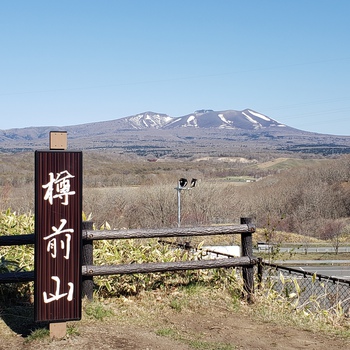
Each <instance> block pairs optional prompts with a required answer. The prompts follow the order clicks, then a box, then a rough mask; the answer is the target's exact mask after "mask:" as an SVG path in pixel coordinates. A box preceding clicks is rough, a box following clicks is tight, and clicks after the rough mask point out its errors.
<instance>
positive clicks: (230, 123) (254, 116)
mask: <svg viewBox="0 0 350 350" xmlns="http://www.w3.org/2000/svg"><path fill="white" fill-rule="evenodd" d="M119 122H120V123H122V124H123V128H124V129H138V130H144V129H149V128H151V129H175V128H205V129H207V128H215V129H235V130H239V129H243V130H260V129H264V128H270V127H286V125H284V124H281V123H279V122H277V121H276V120H273V119H271V118H269V117H267V116H266V115H264V114H261V113H258V112H255V111H253V110H251V109H245V110H243V111H235V110H226V111H213V110H211V109H201V110H198V111H195V112H194V113H191V114H186V115H184V116H182V117H170V116H169V115H167V114H159V113H154V112H145V113H140V114H136V115H133V116H129V117H125V118H122V119H119Z"/></svg>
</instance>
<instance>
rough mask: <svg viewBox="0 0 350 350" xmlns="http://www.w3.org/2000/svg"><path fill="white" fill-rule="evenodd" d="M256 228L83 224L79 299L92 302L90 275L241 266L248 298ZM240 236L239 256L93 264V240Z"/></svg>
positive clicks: (10, 240)
mask: <svg viewBox="0 0 350 350" xmlns="http://www.w3.org/2000/svg"><path fill="white" fill-rule="evenodd" d="M254 232H255V226H254V225H252V224H251V220H250V219H249V218H241V222H240V224H239V225H230V226H209V227H181V228H180V227H178V228H167V229H132V230H100V231H96V230H93V223H92V222H83V225H82V239H83V244H82V250H83V251H82V276H83V281H82V296H83V297H85V296H86V297H87V298H88V299H92V297H93V276H98V275H115V274H133V273H152V272H166V271H184V270H195V269H214V268H229V267H242V273H243V281H244V290H245V292H246V296H247V298H248V299H250V298H251V295H252V293H253V292H254V265H256V264H258V258H255V257H254V256H253V243H252V234H253V233H254ZM232 234H239V235H241V250H242V254H241V257H228V258H227V259H212V260H194V261H179V262H163V263H139V264H119V265H104V266H96V265H93V241H94V240H108V239H113V240H115V239H134V238H139V239H147V238H156V237H158V238H165V237H177V238H181V237H193V236H214V235H232ZM34 240H35V235H34V234H28V235H17V236H0V246H10V245H23V244H34ZM33 280H34V271H27V272H13V273H3V274H0V283H14V282H28V281H33Z"/></svg>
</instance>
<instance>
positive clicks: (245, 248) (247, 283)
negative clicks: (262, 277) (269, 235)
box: [241, 218, 254, 302]
mask: <svg viewBox="0 0 350 350" xmlns="http://www.w3.org/2000/svg"><path fill="white" fill-rule="evenodd" d="M251 222H252V219H251V218H241V225H249V224H251ZM241 247H242V256H248V257H249V258H251V257H252V256H253V238H252V233H251V232H247V233H242V234H241ZM242 275H243V283H244V285H243V288H244V292H245V293H246V296H247V300H248V301H249V302H252V296H253V293H254V265H250V266H248V267H243V268H242Z"/></svg>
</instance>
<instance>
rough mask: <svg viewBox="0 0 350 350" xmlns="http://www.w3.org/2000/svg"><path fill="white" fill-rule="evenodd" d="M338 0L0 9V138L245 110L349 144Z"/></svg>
mask: <svg viewBox="0 0 350 350" xmlns="http://www.w3.org/2000/svg"><path fill="white" fill-rule="evenodd" d="M349 15H350V1H348V0H265V1H263V0H245V1H242V0H212V1H208V0H187V1H183V0H176V1H170V0H124V1H122V0H114V1H112V0H98V1H97V0H95V1H92V0H69V1H67V0H60V1H58V0H57V1H47V0H46V1H36V0H30V1H29V0H16V1H4V0H3V1H0V31H1V33H2V34H1V36H0V47H1V50H0V129H2V130H5V129H10V128H23V127H28V126H67V125H75V124H83V123H89V122H96V121H105V120H112V119H117V118H121V117H126V116H130V115H134V114H138V113H141V112H145V111H153V112H158V113H166V114H168V115H170V116H173V117H177V116H182V115H185V114H188V113H191V112H193V111H195V110H197V109H214V110H227V109H235V110H242V109H245V108H250V109H253V110H256V111H258V112H260V113H263V114H265V115H267V116H269V117H271V118H273V119H276V120H278V121H279V122H281V123H284V124H287V125H289V126H292V127H295V128H298V129H302V130H307V131H314V132H320V133H329V134H338V135H350V96H349V95H350V45H349V34H350V21H349Z"/></svg>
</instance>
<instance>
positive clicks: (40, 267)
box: [34, 133, 82, 338]
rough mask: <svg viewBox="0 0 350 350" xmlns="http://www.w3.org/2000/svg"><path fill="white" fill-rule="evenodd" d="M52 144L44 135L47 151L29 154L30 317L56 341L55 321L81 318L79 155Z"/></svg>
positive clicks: (57, 328)
mask: <svg viewBox="0 0 350 350" xmlns="http://www.w3.org/2000/svg"><path fill="white" fill-rule="evenodd" d="M59 136H60V137H61V138H62V133H61V134H60V135H59ZM63 137H64V135H63ZM62 141H63V142H62ZM52 142H55V141H54V140H52V135H50V148H52V149H51V150H50V151H36V152H35V283H34V291H35V292H34V298H35V308H34V316H35V320H36V321H48V322H50V331H52V330H54V329H55V330H56V331H55V332H56V334H54V335H52V337H57V338H60V337H62V333H63V332H62V327H58V325H59V323H62V322H66V321H69V320H79V319H81V221H82V217H81V215H82V152H77V151H76V152H68V151H65V150H62V149H61V148H59V147H62V145H66V141H65V140H64V139H63V140H62V139H61V140H58V144H59V147H57V148H58V149H54V148H53V147H51V145H52ZM51 323H52V324H53V327H51ZM64 335H65V324H64V334H63V336H64Z"/></svg>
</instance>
